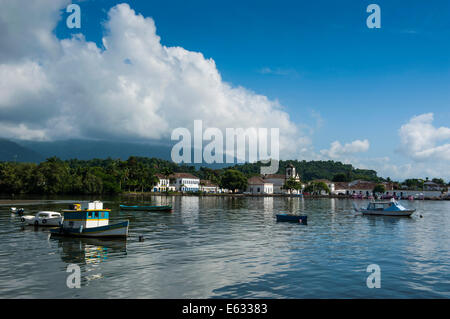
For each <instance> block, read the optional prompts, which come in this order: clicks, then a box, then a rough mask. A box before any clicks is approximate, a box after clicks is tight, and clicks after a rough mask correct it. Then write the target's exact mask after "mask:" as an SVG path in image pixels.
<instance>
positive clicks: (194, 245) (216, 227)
mask: <svg viewBox="0 0 450 319" xmlns="http://www.w3.org/2000/svg"><path fill="white" fill-rule="evenodd" d="M78 201H79V198H74V199H72V200H70V199H67V198H66V199H64V200H57V201H46V202H41V203H39V201H38V200H35V201H34V202H33V204H29V205H27V206H24V207H26V209H27V210H28V211H33V210H43V209H49V210H55V211H60V210H61V209H64V208H66V206H67V203H70V202H78ZM103 201H104V203H105V207H108V208H111V209H112V212H111V222H115V221H118V220H124V219H128V220H130V237H129V238H128V240H126V241H124V240H99V239H90V238H64V237H63V238H58V237H56V238H53V237H50V235H49V231H48V229H47V228H35V227H33V226H23V225H22V224H21V223H20V220H19V219H18V218H17V216H14V215H11V214H10V212H9V206H0V241H1V243H2V245H0V297H3V298H18V297H20V298H36V297H38V298H55V297H57V298H72V297H81V298H98V297H102V298H103V297H104V298H207V297H209V298H222V297H229V298H244V297H247V298H265V297H269V298H374V297H375V298H382V297H385V298H424V297H427V298H428V297H432V298H448V297H450V293H449V291H450V279H449V277H448V273H449V271H450V232H449V231H448V230H449V226H450V202H444V201H436V202H432V201H428V202H427V201H425V202H424V201H420V202H417V201H415V202H405V206H408V207H411V208H416V209H417V210H418V212H417V213H416V215H413V217H412V218H395V217H389V216H361V215H358V214H355V213H354V211H353V208H352V201H351V200H343V199H303V198H298V197H292V198H278V197H265V198H264V197H219V196H207V197H196V196H192V197H190V196H173V197H171V196H153V197H143V196H141V197H139V196H137V197H135V198H127V199H126V200H121V199H120V198H104V199H103ZM121 203H128V204H144V203H145V204H149V203H150V204H153V205H172V206H173V211H172V212H131V211H120V210H119V204H121ZM366 203H367V202H365V201H360V203H358V206H364V205H366ZM14 206H22V205H17V204H15V205H14ZM278 213H291V214H298V215H308V225H307V226H305V225H296V224H291V223H277V222H276V219H275V215H276V214H278ZM420 215H423V218H420V217H419V216H420ZM139 235H143V236H144V238H145V240H144V241H143V242H140V241H139V240H138V239H137V238H138V236H139ZM373 263H375V264H378V265H379V266H380V267H381V272H382V288H381V289H368V288H367V286H366V278H367V273H366V268H367V266H368V265H369V264H373ZM70 264H77V265H79V266H80V268H81V272H82V274H81V275H82V288H81V289H68V288H67V286H66V279H67V276H68V274H67V273H66V270H67V266H68V265H70ZM42 269H45V271H42Z"/></svg>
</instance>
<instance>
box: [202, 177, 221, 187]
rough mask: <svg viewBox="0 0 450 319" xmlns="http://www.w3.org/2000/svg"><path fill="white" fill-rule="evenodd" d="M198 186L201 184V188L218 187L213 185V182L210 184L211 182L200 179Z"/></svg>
mask: <svg viewBox="0 0 450 319" xmlns="http://www.w3.org/2000/svg"><path fill="white" fill-rule="evenodd" d="M200 184H201V185H202V186H207V187H218V186H217V185H216V184H214V183H213V182H211V181H210V180H208V179H201V180H200Z"/></svg>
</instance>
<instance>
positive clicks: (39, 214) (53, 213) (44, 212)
mask: <svg viewBox="0 0 450 319" xmlns="http://www.w3.org/2000/svg"><path fill="white" fill-rule="evenodd" d="M42 215H44V216H53V215H57V216H61V214H60V213H58V212H50V211H42V212H37V214H36V216H42Z"/></svg>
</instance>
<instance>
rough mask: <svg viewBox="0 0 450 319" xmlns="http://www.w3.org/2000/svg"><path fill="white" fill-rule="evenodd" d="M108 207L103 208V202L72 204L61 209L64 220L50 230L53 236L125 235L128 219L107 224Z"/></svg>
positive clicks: (126, 234)
mask: <svg viewBox="0 0 450 319" xmlns="http://www.w3.org/2000/svg"><path fill="white" fill-rule="evenodd" d="M110 212H111V210H110V209H104V208H103V203H102V202H100V201H94V202H90V203H82V204H74V205H71V207H70V209H68V210H63V213H64V222H63V224H62V225H61V227H59V228H58V229H52V230H50V232H51V234H52V235H55V236H74V237H125V238H126V237H127V236H128V226H129V221H128V220H127V221H123V222H119V223H116V224H109V214H110Z"/></svg>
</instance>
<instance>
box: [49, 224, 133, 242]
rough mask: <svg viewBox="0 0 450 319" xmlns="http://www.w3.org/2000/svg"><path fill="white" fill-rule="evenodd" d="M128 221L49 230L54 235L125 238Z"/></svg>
mask: <svg viewBox="0 0 450 319" xmlns="http://www.w3.org/2000/svg"><path fill="white" fill-rule="evenodd" d="M128 226H129V221H125V222H121V223H117V224H112V225H106V226H100V227H91V228H85V229H81V231H80V229H75V228H62V227H60V228H59V229H52V230H50V232H51V234H52V235H54V236H71V237H92V238H124V237H125V238H126V237H127V236H128Z"/></svg>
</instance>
